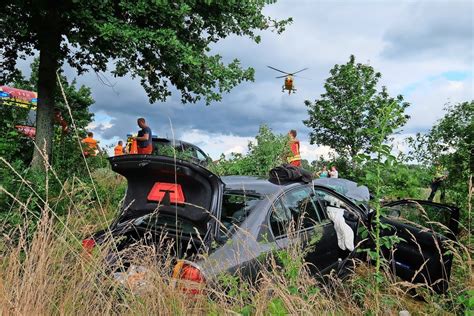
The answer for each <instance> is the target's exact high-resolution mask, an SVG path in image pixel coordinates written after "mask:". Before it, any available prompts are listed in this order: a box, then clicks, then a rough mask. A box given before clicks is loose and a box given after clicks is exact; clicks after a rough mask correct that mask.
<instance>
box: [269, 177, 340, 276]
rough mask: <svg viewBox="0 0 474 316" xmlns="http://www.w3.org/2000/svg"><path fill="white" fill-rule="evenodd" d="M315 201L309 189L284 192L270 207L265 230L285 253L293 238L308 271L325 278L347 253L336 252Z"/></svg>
mask: <svg viewBox="0 0 474 316" xmlns="http://www.w3.org/2000/svg"><path fill="white" fill-rule="evenodd" d="M318 198H319V197H318V196H317V195H315V192H314V191H313V190H312V188H311V187H310V186H300V187H297V188H294V189H291V190H288V191H286V192H285V193H284V194H282V195H281V197H280V198H279V199H278V200H277V201H276V202H275V203H274V204H273V207H272V210H271V214H270V220H269V222H270V223H269V227H270V229H271V231H272V234H273V236H274V238H275V243H276V244H277V245H278V247H279V248H283V249H287V248H288V247H290V245H291V244H292V243H293V242H295V240H296V239H295V238H297V239H298V241H299V242H300V245H301V246H302V247H303V248H304V249H305V250H306V252H305V261H306V262H308V263H310V264H311V265H310V267H311V268H310V269H311V270H312V271H313V272H316V273H318V274H325V273H327V272H329V271H330V270H331V269H333V268H337V265H338V263H339V260H338V259H344V258H345V257H347V253H345V252H344V251H342V250H341V249H339V248H338V244H337V235H336V231H335V229H334V225H333V223H332V222H331V221H330V220H329V218H328V216H327V213H326V210H325V208H324V204H323V203H320V201H318Z"/></svg>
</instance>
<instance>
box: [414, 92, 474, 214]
mask: <svg viewBox="0 0 474 316" xmlns="http://www.w3.org/2000/svg"><path fill="white" fill-rule="evenodd" d="M410 144H411V153H410V156H411V158H412V159H413V160H414V161H416V162H418V163H420V164H423V165H426V166H430V167H431V168H432V177H435V168H436V167H441V168H442V169H443V170H444V171H447V173H448V177H447V178H446V180H445V181H444V184H443V186H444V187H443V189H444V190H446V195H447V199H448V202H451V203H454V204H457V205H459V206H460V207H461V209H462V210H463V211H462V212H461V214H463V215H464V216H466V215H467V214H466V211H465V210H466V209H467V206H468V205H467V204H468V202H469V201H468V198H467V197H468V193H469V183H470V181H472V175H473V174H474V101H470V102H461V103H458V104H454V105H451V106H448V107H447V108H446V114H445V116H444V117H443V118H442V119H441V120H439V121H438V122H437V123H436V124H435V125H434V126H433V127H432V128H431V129H430V130H429V131H428V132H427V133H426V134H421V133H419V134H417V135H416V137H414V138H411V139H410Z"/></svg>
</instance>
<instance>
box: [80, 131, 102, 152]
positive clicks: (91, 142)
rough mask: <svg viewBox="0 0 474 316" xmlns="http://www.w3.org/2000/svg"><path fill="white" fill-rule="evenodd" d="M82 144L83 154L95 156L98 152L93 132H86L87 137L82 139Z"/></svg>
mask: <svg viewBox="0 0 474 316" xmlns="http://www.w3.org/2000/svg"><path fill="white" fill-rule="evenodd" d="M82 143H83V144H84V147H83V149H84V156H85V157H89V156H97V154H98V153H99V146H98V145H97V143H98V141H97V140H95V139H94V133H92V132H89V133H87V137H86V138H84V139H83V140H82Z"/></svg>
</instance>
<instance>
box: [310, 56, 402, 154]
mask: <svg viewBox="0 0 474 316" xmlns="http://www.w3.org/2000/svg"><path fill="white" fill-rule="evenodd" d="M330 73H331V77H329V78H328V79H327V80H326V82H325V84H324V88H325V90H326V92H325V93H323V94H322V95H321V97H320V98H319V99H316V100H315V101H314V102H313V103H312V102H310V101H308V100H307V101H305V104H306V106H307V108H308V115H309V118H308V119H307V120H305V121H304V124H305V125H306V126H308V127H309V128H311V129H312V131H311V133H310V140H311V144H317V145H326V146H329V147H331V148H333V149H334V150H335V151H336V152H337V153H338V154H339V156H342V157H346V158H354V157H355V156H356V155H357V154H359V153H361V152H369V148H370V145H371V142H373V141H374V138H373V136H372V133H371V132H370V131H371V130H373V129H374V128H376V127H377V126H378V125H379V122H378V121H377V119H378V116H377V112H378V111H379V109H380V108H383V107H386V106H387V105H391V104H394V105H395V109H396V110H395V111H394V112H393V115H392V116H391V117H390V121H389V125H388V126H389V128H390V130H389V131H387V133H385V134H386V137H387V138H388V137H389V135H390V134H392V133H393V132H394V131H396V130H397V129H398V128H399V127H401V126H403V125H404V124H405V123H406V121H407V119H408V118H409V117H408V116H407V115H406V114H405V113H404V111H405V108H407V107H408V106H409V104H408V103H407V102H404V101H403V96H401V95H398V96H396V97H391V96H390V95H389V94H388V91H387V88H386V87H382V89H381V90H380V91H377V84H378V81H379V80H380V78H381V77H382V75H381V74H380V73H379V72H376V71H375V70H374V68H373V67H372V66H370V65H365V64H361V63H356V61H355V57H354V56H353V55H351V57H350V59H349V61H348V62H347V63H346V64H344V65H335V66H334V68H332V69H331V71H330ZM384 140H386V139H384Z"/></svg>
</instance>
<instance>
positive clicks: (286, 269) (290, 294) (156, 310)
mask: <svg viewBox="0 0 474 316" xmlns="http://www.w3.org/2000/svg"><path fill="white" fill-rule="evenodd" d="M98 172H99V173H100V175H98V174H96V177H95V180H98V181H96V186H97V188H96V190H93V189H92V188H90V186H88V185H87V184H85V183H82V182H80V181H78V180H74V179H72V180H70V181H67V182H66V183H64V184H63V191H62V193H61V195H60V196H58V197H56V198H54V199H49V200H48V199H43V201H44V202H45V203H43V204H42V207H43V208H42V210H43V211H42V213H41V216H40V218H39V223H38V225H37V229H36V231H35V232H34V234H33V235H32V236H30V237H29V238H27V235H28V234H27V232H28V225H29V223H28V221H25V223H24V225H22V226H21V227H19V228H18V231H19V234H18V235H19V236H20V237H19V239H18V240H17V241H15V242H10V243H8V244H6V245H5V246H4V248H3V249H4V250H3V252H2V253H1V255H0V258H1V259H0V260H1V264H0V310H1V314H2V315H51V314H56V315H59V314H61V315H62V314H65V315H69V314H80V315H99V314H100V315H109V314H160V315H175V314H178V315H194V314H196V315H204V314H206V315H209V314H211V315H220V314H236V313H241V314H257V315H267V314H275V315H283V314H293V315H295V314H306V315H321V314H336V315H362V314H374V313H375V312H376V311H378V313H379V314H387V315H390V314H396V313H398V311H400V310H404V309H406V310H409V311H410V312H413V313H414V314H445V313H462V310H463V308H466V304H467V303H466V301H465V298H466V295H468V294H467V290H468V289H472V286H473V279H472V278H473V277H472V259H471V253H472V249H469V248H468V247H466V246H463V245H462V243H456V244H455V245H454V247H453V248H452V249H451V251H452V252H453V253H454V258H455V259H454V260H455V262H454V264H453V271H452V280H451V290H450V292H449V293H448V294H447V295H437V294H433V293H431V292H429V291H428V290H426V289H423V288H418V289H417V291H418V293H420V294H421V295H422V296H423V297H424V299H425V301H426V302H421V301H418V300H414V299H412V298H411V297H410V295H409V294H408V292H409V290H410V289H412V288H414V287H418V286H413V285H411V284H409V283H407V282H401V281H400V280H398V279H397V278H395V277H393V276H392V275H391V273H390V271H389V269H388V268H387V267H384V266H382V268H381V271H382V274H383V281H382V283H381V284H380V291H378V292H377V291H376V290H375V284H374V281H373V280H374V279H373V277H372V275H373V274H374V272H375V271H374V268H373V267H370V266H368V265H367V264H366V263H364V262H356V264H355V271H354V273H352V274H351V275H350V276H349V277H348V278H346V279H343V280H341V279H339V278H336V277H335V276H331V277H329V278H328V280H327V281H326V282H325V283H321V282H318V281H316V279H315V278H314V276H313V275H311V274H310V273H309V272H308V269H307V264H306V263H304V261H302V255H301V254H302V253H301V251H302V250H301V248H299V247H297V245H295V247H294V248H291V249H290V250H288V251H287V252H285V253H284V254H283V255H284V258H283V257H281V254H278V253H275V254H274V256H273V257H270V258H268V260H267V262H268V263H269V264H268V265H265V267H263V268H262V270H261V273H260V275H259V278H258V282H256V283H252V284H251V283H249V282H247V281H246V279H245V278H241V277H240V276H239V275H224V276H222V278H221V279H219V282H217V283H214V284H210V285H209V286H208V287H207V288H206V290H205V291H204V292H203V294H202V295H194V296H192V297H190V295H189V294H185V293H183V292H182V291H179V290H178V289H177V288H176V285H175V284H174V283H173V282H170V279H169V273H168V271H170V270H171V268H172V265H173V258H172V256H170V255H167V254H168V252H167V249H169V248H167V245H163V246H162V247H161V248H160V247H157V246H147V245H141V246H137V247H136V248H135V249H134V250H133V261H134V263H135V264H136V265H140V266H143V267H146V271H147V273H146V286H144V287H141V288H137V287H136V286H134V285H133V284H128V283H125V284H121V283H119V282H117V281H116V280H115V279H114V278H113V277H112V274H111V273H110V272H109V271H107V267H106V266H105V265H104V258H105V256H106V255H107V253H109V252H110V251H113V249H112V248H110V247H107V246H104V247H103V248H102V249H100V250H98V251H96V252H95V253H94V254H93V255H92V256H90V255H87V254H86V253H84V252H83V250H82V249H81V245H80V240H81V239H82V238H83V237H85V236H87V235H88V234H90V233H92V232H94V231H96V230H98V229H100V228H104V227H106V226H107V225H108V224H109V223H110V220H111V219H112V218H113V217H114V215H115V211H116V210H117V208H118V204H117V201H116V199H114V198H113V197H112V195H113V193H114V191H115V190H117V189H118V188H120V187H121V186H123V180H122V179H121V178H118V177H116V176H115V175H113V174H112V173H111V172H110V171H109V170H100V171H98ZM31 189H32V190H33V191H34V188H33V187H32V188H31ZM95 192H97V193H98V194H99V195H101V196H100V198H101V201H102V203H101V205H102V209H99V208H98V207H97V204H98V201H95V198H94V195H95V194H94V193H95ZM32 194H35V192H32ZM60 200H62V201H63V202H64V201H66V202H67V203H66V202H64V203H58V202H59V201H60ZM29 203H30V202H29V201H16V202H15V206H16V208H17V209H18V211H21V212H24V213H26V214H28V213H29V208H30V207H31V205H30V204H29ZM41 203H42V202H41ZM59 206H61V207H67V208H68V210H69V211H68V212H67V213H66V214H67V215H65V216H63V217H62V218H61V219H59V218H57V216H55V215H54V214H55V207H59ZM103 212H105V214H104V213H103ZM466 235H467V234H466V233H464V236H466ZM462 238H463V237H462ZM158 258H159V259H158ZM277 263H278V264H277ZM376 302H378V304H377V303H376ZM463 304H464V305H463Z"/></svg>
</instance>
